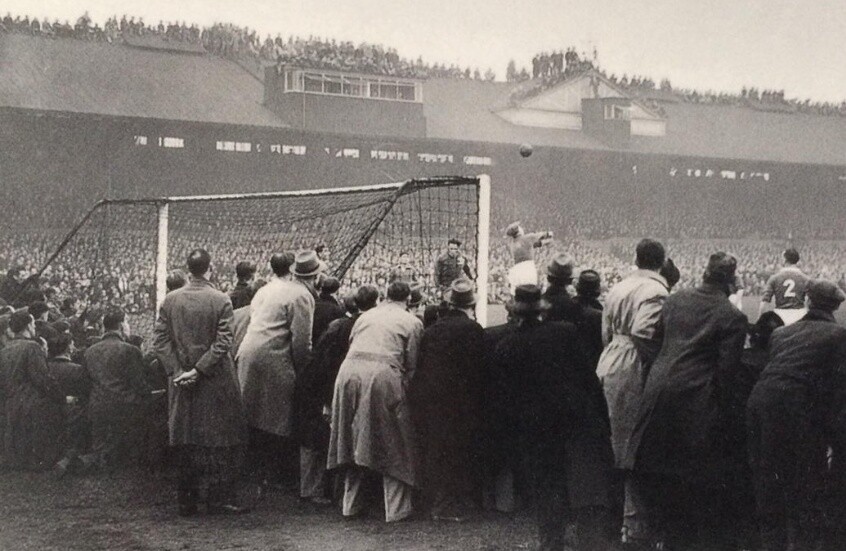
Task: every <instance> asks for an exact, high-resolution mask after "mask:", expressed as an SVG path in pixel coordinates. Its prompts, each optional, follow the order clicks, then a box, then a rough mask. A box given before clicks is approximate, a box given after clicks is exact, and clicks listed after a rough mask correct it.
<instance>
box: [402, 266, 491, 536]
mask: <svg viewBox="0 0 846 551" xmlns="http://www.w3.org/2000/svg"><path fill="white" fill-rule="evenodd" d="M444 298H445V299H446V301H447V303H448V304H449V310H448V311H447V312H445V313H444V314H443V315H442V316H440V317H439V318H438V321H436V322H435V323H434V324H433V325H432V326H431V327H429V328H427V329H426V330H425V332H424V333H423V339H422V340H421V342H420V361H419V363H418V366H417V371H416V372H415V374H414V379H413V380H412V381H411V385H410V386H409V400H410V401H411V412H412V415H413V418H414V421H415V426H416V428H417V432H418V435H419V437H420V444H421V449H422V453H423V456H422V472H423V475H422V478H423V482H422V484H423V493H424V496H425V497H426V499H427V501H428V504H429V505H430V507H431V514H432V518H433V519H435V520H452V521H460V520H463V518H464V516H465V514H466V510H467V508H468V506H469V505H470V504H471V503H472V497H473V495H474V493H475V491H476V490H478V482H479V481H478V480H477V479H476V476H475V473H477V472H478V471H479V467H480V464H481V461H480V460H481V458H480V457H479V456H478V450H477V446H476V442H477V441H478V437H479V429H480V426H481V417H482V412H481V407H482V390H483V385H482V380H483V370H484V338H485V335H484V331H483V329H482V326H481V325H479V324H478V323H476V321H474V319H473V317H474V311H473V307H474V306H475V304H476V295H475V286H474V285H473V282H472V281H470V280H469V279H464V278H461V279H456V280H455V281H453V282H452V285H451V286H450V290H449V291H447V293H446V296H445V297H444Z"/></svg>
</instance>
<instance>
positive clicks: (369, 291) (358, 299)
mask: <svg viewBox="0 0 846 551" xmlns="http://www.w3.org/2000/svg"><path fill="white" fill-rule="evenodd" d="M378 300H379V290H378V289H376V287H374V286H372V285H362V286H361V287H359V288H358V290H357V291H356V292H355V305H356V307H357V308H358V309H359V310H361V311H362V312H366V311H367V310H370V309H371V308H373V307H374V306H376V302H378Z"/></svg>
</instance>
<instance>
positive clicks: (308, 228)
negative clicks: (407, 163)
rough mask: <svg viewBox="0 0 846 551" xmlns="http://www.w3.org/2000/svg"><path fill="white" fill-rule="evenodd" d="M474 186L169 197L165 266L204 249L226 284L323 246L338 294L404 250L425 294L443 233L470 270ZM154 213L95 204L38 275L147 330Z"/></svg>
mask: <svg viewBox="0 0 846 551" xmlns="http://www.w3.org/2000/svg"><path fill="white" fill-rule="evenodd" d="M478 189H479V188H478V180H477V179H470V178H438V179H426V180H413V181H409V182H406V183H405V184H404V185H402V186H399V185H397V186H392V187H383V188H377V189H373V188H371V189H366V188H363V189H354V188H353V189H349V190H345V191H332V190H329V191H326V192H321V193H315V194H310V195H301V196H298V195H281V196H259V197H251V196H245V197H237V198H226V199H220V198H205V199H197V200H179V201H173V202H170V203H169V207H168V227H169V231H168V258H167V268H168V270H171V269H176V268H180V269H184V266H185V260H186V258H187V257H188V254H189V252H190V251H191V250H192V249H195V248H204V249H206V250H208V251H209V253H210V254H211V257H212V269H213V274H212V281H213V283H215V284H216V285H217V286H218V288H220V289H221V290H223V291H228V290H229V289H231V287H232V286H233V285H234V282H235V280H236V277H235V266H236V264H237V263H238V262H240V261H245V260H246V261H251V262H254V263H255V264H256V266H258V268H259V270H258V272H257V274H256V278H259V279H268V278H269V277H270V275H271V272H270V269H269V265H268V261H269V259H270V256H271V255H272V254H273V253H276V252H281V251H285V250H297V249H302V248H316V247H318V246H319V245H322V246H323V248H324V252H323V257H324V260H325V261H326V262H327V264H328V265H329V272H330V273H331V274H332V275H334V276H336V277H338V278H339V279H341V282H342V293H343V292H349V291H350V290H352V289H354V288H357V287H358V286H360V285H363V284H372V285H376V286H377V287H378V288H379V289H381V290H384V289H385V286H386V284H387V283H388V281H389V280H390V278H391V273H392V271H394V269H395V268H396V267H397V265H398V264H399V262H400V256H401V255H402V254H403V253H407V254H408V255H409V260H410V266H411V269H412V270H413V272H414V273H415V278H416V279H417V281H418V283H419V286H420V288H421V291H422V292H423V294H424V296H426V297H428V298H430V299H431V298H433V297H434V296H435V294H436V288H435V287H436V286H435V284H434V281H433V278H432V272H433V266H434V263H435V260H436V258H437V256H438V255H439V254H441V253H442V252H443V251H444V250H445V249H446V244H447V240H448V239H449V238H453V237H454V238H458V239H460V240H461V241H463V245H462V249H463V252H464V255H465V256H466V257H467V258H468V259H469V260H470V263H471V267H473V268H474V269H475V259H476V258H477V249H478V245H477V242H476V240H477V230H478V219H479V216H478ZM157 219H158V215H157V205H156V204H155V203H153V202H121V203H107V204H104V205H100V206H99V207H98V208H96V209H94V211H93V212H92V213H91V215H90V217H89V218H88V220H86V221H85V223H83V224H82V225H81V227H80V228H79V230H78V231H77V232H76V233H73V234H72V235H71V236H70V238H69V239H68V240H67V242H66V243H64V244H63V246H62V247H61V249H60V251H59V253H58V255H57V256H56V257H55V258H54V259H53V260H52V261H51V262H49V264H48V265H47V267H46V269H45V272H44V275H45V276H46V277H47V278H48V279H50V280H51V283H52V284H53V285H54V286H56V287H58V288H60V289H61V290H63V291H64V292H65V294H68V295H71V296H76V297H79V298H81V304H80V310H87V311H89V312H93V313H94V317H96V314H97V313H102V312H104V311H105V310H106V309H108V308H109V307H112V306H119V307H121V308H124V309H125V310H126V311H127V313H128V314H129V320H130V325H131V328H132V331H133V333H135V334H139V335H141V336H143V337H145V338H148V337H149V336H150V335H151V334H152V327H153V323H154V321H155V304H156V288H155V272H156V249H157V239H158V237H157V236H158V226H157ZM54 243H55V241H54Z"/></svg>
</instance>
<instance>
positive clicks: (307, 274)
mask: <svg viewBox="0 0 846 551" xmlns="http://www.w3.org/2000/svg"><path fill="white" fill-rule="evenodd" d="M325 270H326V263H325V262H323V261H322V260H321V261H320V262H318V263H317V267H316V268H315V269H314V270H312V271H310V272H298V271H297V267H296V266H294V269H293V270H291V273H292V274H294V276H295V277H312V276H316V275H317V274H319V273H320V272H323V271H325Z"/></svg>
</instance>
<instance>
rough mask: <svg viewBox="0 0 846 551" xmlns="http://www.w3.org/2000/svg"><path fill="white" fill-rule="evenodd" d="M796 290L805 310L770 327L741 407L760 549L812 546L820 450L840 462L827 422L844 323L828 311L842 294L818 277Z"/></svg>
mask: <svg viewBox="0 0 846 551" xmlns="http://www.w3.org/2000/svg"><path fill="white" fill-rule="evenodd" d="M803 290H806V294H805V302H806V304H807V306H808V313H807V314H806V315H805V317H804V318H802V319H800V320H799V321H797V322H795V323H793V324H792V325H789V326H787V327H782V328H779V329H776V330H775V331H773V334H772V337H771V339H770V360H769V363H768V364H767V365H766V367H765V368H764V370H763V372H762V373H761V376H760V377H759V379H758V382H757V383H756V384H755V387H754V389H753V390H752V394H751V396H750V397H749V401H748V405H747V410H746V411H747V413H746V422H747V427H748V449H749V462H750V465H751V466H752V472H753V478H754V482H755V484H754V485H755V493H756V494H757V500H756V501H757V503H758V520H759V524H760V534H761V541H762V543H763V546H762V547H763V549H766V550H768V551H769V550H771V549H779V550H780V549H813V548H815V546H816V544H818V543H819V541H818V540H819V535H820V532H821V530H820V528H821V526H820V522H821V521H822V518H821V517H822V515H820V511H819V505H820V496H821V495H823V490H824V487H823V485H824V476H825V474H826V472H825V471H826V468H825V465H826V451H827V449H828V448H829V447H830V448H832V449H833V450H834V451H835V456H836V459H837V462H838V463H839V464H840V465H842V462H843V458H842V457H841V455H840V454H842V453H843V452H844V449H843V442H844V440H843V438H844V434H843V429H844V427H843V426H842V425H841V426H839V427H838V426H836V425H835V426H834V427H832V428H834V429H835V430H834V431H830V430H828V429H829V427H830V425H829V423H828V422H827V420H828V419H843V416H842V411H840V408H843V406H844V400H843V398H844V397H846V388H844V384H843V383H844V381H843V376H842V374H839V372H840V371H841V370H842V369H843V368H844V366H846V329H844V328H843V327H842V326H841V325H840V324H838V323H837V320H835V319H834V312H835V311H836V310H837V309H838V308H839V307H840V305H841V304H842V303H843V301H844V300H846V295H844V293H843V291H842V290H841V289H840V288H838V287H837V285H835V284H834V283H831V282H828V281H821V280H819V281H814V280H812V281H810V282H808V283H807V286H806V288H805V289H803ZM832 398H835V399H832ZM832 436H834V437H835V438H832ZM838 452H839V453H838ZM841 541H842V540H841Z"/></svg>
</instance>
